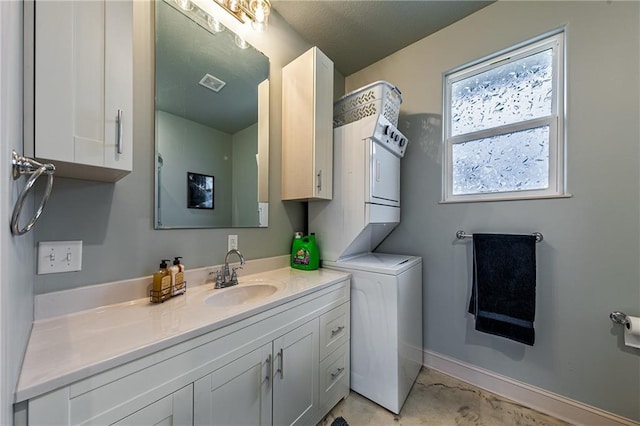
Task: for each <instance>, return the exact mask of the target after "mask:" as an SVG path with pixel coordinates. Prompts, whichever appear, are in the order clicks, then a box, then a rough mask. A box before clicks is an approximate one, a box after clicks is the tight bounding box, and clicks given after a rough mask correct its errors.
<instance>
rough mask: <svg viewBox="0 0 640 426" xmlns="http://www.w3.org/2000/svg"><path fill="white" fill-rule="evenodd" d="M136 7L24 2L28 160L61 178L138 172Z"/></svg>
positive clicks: (98, 0) (127, 0)
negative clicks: (135, 138)
mask: <svg viewBox="0 0 640 426" xmlns="http://www.w3.org/2000/svg"><path fill="white" fill-rule="evenodd" d="M132 121H133V2H132V1H131V0H95V1H57V0H51V1H49V0H37V1H35V2H34V1H27V2H25V148H24V149H25V153H26V155H28V156H33V157H36V158H38V159H40V160H42V161H46V162H52V163H54V164H55V166H56V176H63V177H72V178H80V179H90V180H101V181H112V182H113V181H117V180H118V179H120V178H122V177H123V176H125V175H126V174H128V173H129V172H131V170H132V167H133V144H132V142H133V123H132Z"/></svg>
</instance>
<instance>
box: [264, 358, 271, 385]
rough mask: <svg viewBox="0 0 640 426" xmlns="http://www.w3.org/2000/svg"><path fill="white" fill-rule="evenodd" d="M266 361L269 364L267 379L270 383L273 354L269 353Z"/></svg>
mask: <svg viewBox="0 0 640 426" xmlns="http://www.w3.org/2000/svg"><path fill="white" fill-rule="evenodd" d="M265 363H266V364H267V377H265V379H266V380H267V383H269V380H271V354H269V356H268V357H267V359H266V361H265Z"/></svg>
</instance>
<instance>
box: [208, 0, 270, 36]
mask: <svg viewBox="0 0 640 426" xmlns="http://www.w3.org/2000/svg"><path fill="white" fill-rule="evenodd" d="M214 1H215V2H216V3H218V4H219V5H220V6H222V8H223V9H224V10H226V11H227V12H229V13H230V14H231V15H233V16H234V17H235V18H236V19H237V20H238V21H240V22H242V23H246V22H251V27H252V28H253V29H254V30H256V31H264V30H266V29H267V22H268V20H269V14H270V13H271V2H270V1H269V0H214Z"/></svg>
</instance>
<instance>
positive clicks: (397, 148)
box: [309, 81, 422, 414]
mask: <svg viewBox="0 0 640 426" xmlns="http://www.w3.org/2000/svg"><path fill="white" fill-rule="evenodd" d="M401 101H402V98H401V94H400V91H399V90H398V89H397V88H396V87H395V86H393V85H391V84H389V83H387V82H384V81H380V82H376V83H372V84H371V85H368V86H365V87H363V88H361V89H358V90H356V91H354V92H351V93H349V94H347V95H345V96H343V97H342V98H340V99H339V100H338V101H336V103H335V104H334V134H333V138H334V141H333V143H334V146H333V199H332V200H331V201H314V202H310V203H309V231H310V232H314V233H315V234H316V239H317V242H318V246H319V248H320V257H321V260H322V267H323V268H329V269H337V270H341V271H345V272H349V273H351V389H353V390H354V391H356V392H357V393H359V394H361V395H363V396H365V397H366V398H368V399H370V400H372V401H374V402H376V403H377V404H379V405H381V406H383V407H385V408H387V409H388V410H390V411H392V412H394V413H396V414H397V413H399V412H400V409H401V408H402V406H403V404H404V401H405V400H406V398H407V395H408V394H409V391H410V390H411V387H412V386H413V383H414V381H415V379H416V377H417V375H418V372H419V371H420V368H421V366H422V259H421V258H420V257H416V256H408V255H401V254H383V253H377V252H376V253H374V252H373V250H375V248H376V247H377V246H378V245H379V244H380V243H381V242H382V241H383V240H384V239H385V238H386V237H387V235H389V233H390V232H391V231H392V230H393V229H394V228H395V227H396V226H397V225H398V223H399V222H400V160H401V158H402V157H403V156H404V154H405V151H406V148H407V139H406V137H405V136H404V135H403V134H402V133H401V132H400V131H398V129H397V127H396V125H397V120H398V112H399V109H400V103H401Z"/></svg>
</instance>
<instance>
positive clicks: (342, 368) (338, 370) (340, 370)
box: [331, 367, 344, 382]
mask: <svg viewBox="0 0 640 426" xmlns="http://www.w3.org/2000/svg"><path fill="white" fill-rule="evenodd" d="M343 371H344V367H340V368H338V369H337V370H336V372H335V373H331V381H332V382H333V381H334V380H335V379H336V377H338V376H339V375H340V373H342V372H343Z"/></svg>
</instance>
